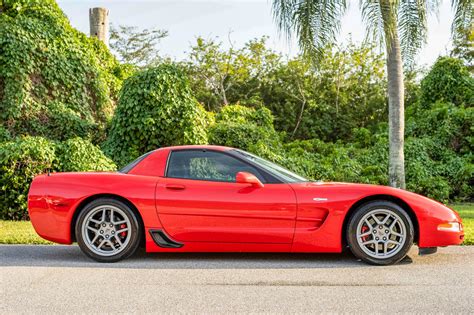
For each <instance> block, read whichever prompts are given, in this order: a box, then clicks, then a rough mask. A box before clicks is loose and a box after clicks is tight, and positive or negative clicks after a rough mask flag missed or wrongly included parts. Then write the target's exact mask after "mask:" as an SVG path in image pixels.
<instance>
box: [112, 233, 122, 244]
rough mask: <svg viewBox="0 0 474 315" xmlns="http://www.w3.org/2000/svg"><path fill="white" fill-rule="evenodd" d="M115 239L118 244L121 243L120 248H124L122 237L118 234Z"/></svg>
mask: <svg viewBox="0 0 474 315" xmlns="http://www.w3.org/2000/svg"><path fill="white" fill-rule="evenodd" d="M114 237H115V240H116V241H117V243H119V245H120V246H122V244H123V243H122V240H121V239H120V236H118V235H117V234H115V235H114Z"/></svg>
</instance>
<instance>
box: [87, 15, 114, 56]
mask: <svg viewBox="0 0 474 315" xmlns="http://www.w3.org/2000/svg"><path fill="white" fill-rule="evenodd" d="M89 29H90V36H91V37H97V38H98V39H99V40H101V41H103V42H104V43H105V45H107V47H108V46H109V10H107V9H106V8H91V9H89Z"/></svg>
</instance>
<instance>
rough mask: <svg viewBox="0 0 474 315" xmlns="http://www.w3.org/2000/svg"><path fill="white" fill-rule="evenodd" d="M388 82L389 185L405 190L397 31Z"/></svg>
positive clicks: (389, 56) (389, 55)
mask: <svg viewBox="0 0 474 315" xmlns="http://www.w3.org/2000/svg"><path fill="white" fill-rule="evenodd" d="M387 46H389V47H387V80H388V127H389V132H388V138H389V164H388V165H389V167H388V176H389V185H390V186H392V187H396V188H402V189H405V158H404V153H403V146H404V133H405V105H404V97H405V91H404V85H403V65H402V54H401V51H400V40H399V38H398V32H396V31H395V34H393V39H392V42H391V44H390V45H387Z"/></svg>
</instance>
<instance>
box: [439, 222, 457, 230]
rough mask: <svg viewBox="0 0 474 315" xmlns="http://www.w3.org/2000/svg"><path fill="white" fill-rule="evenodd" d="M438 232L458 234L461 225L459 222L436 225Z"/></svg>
mask: <svg viewBox="0 0 474 315" xmlns="http://www.w3.org/2000/svg"><path fill="white" fill-rule="evenodd" d="M438 231H449V232H460V231H462V224H461V223H459V222H446V223H441V224H439V225H438Z"/></svg>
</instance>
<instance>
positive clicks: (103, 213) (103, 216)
mask: <svg viewBox="0 0 474 315" xmlns="http://www.w3.org/2000/svg"><path fill="white" fill-rule="evenodd" d="M102 222H105V209H103V210H102Z"/></svg>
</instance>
